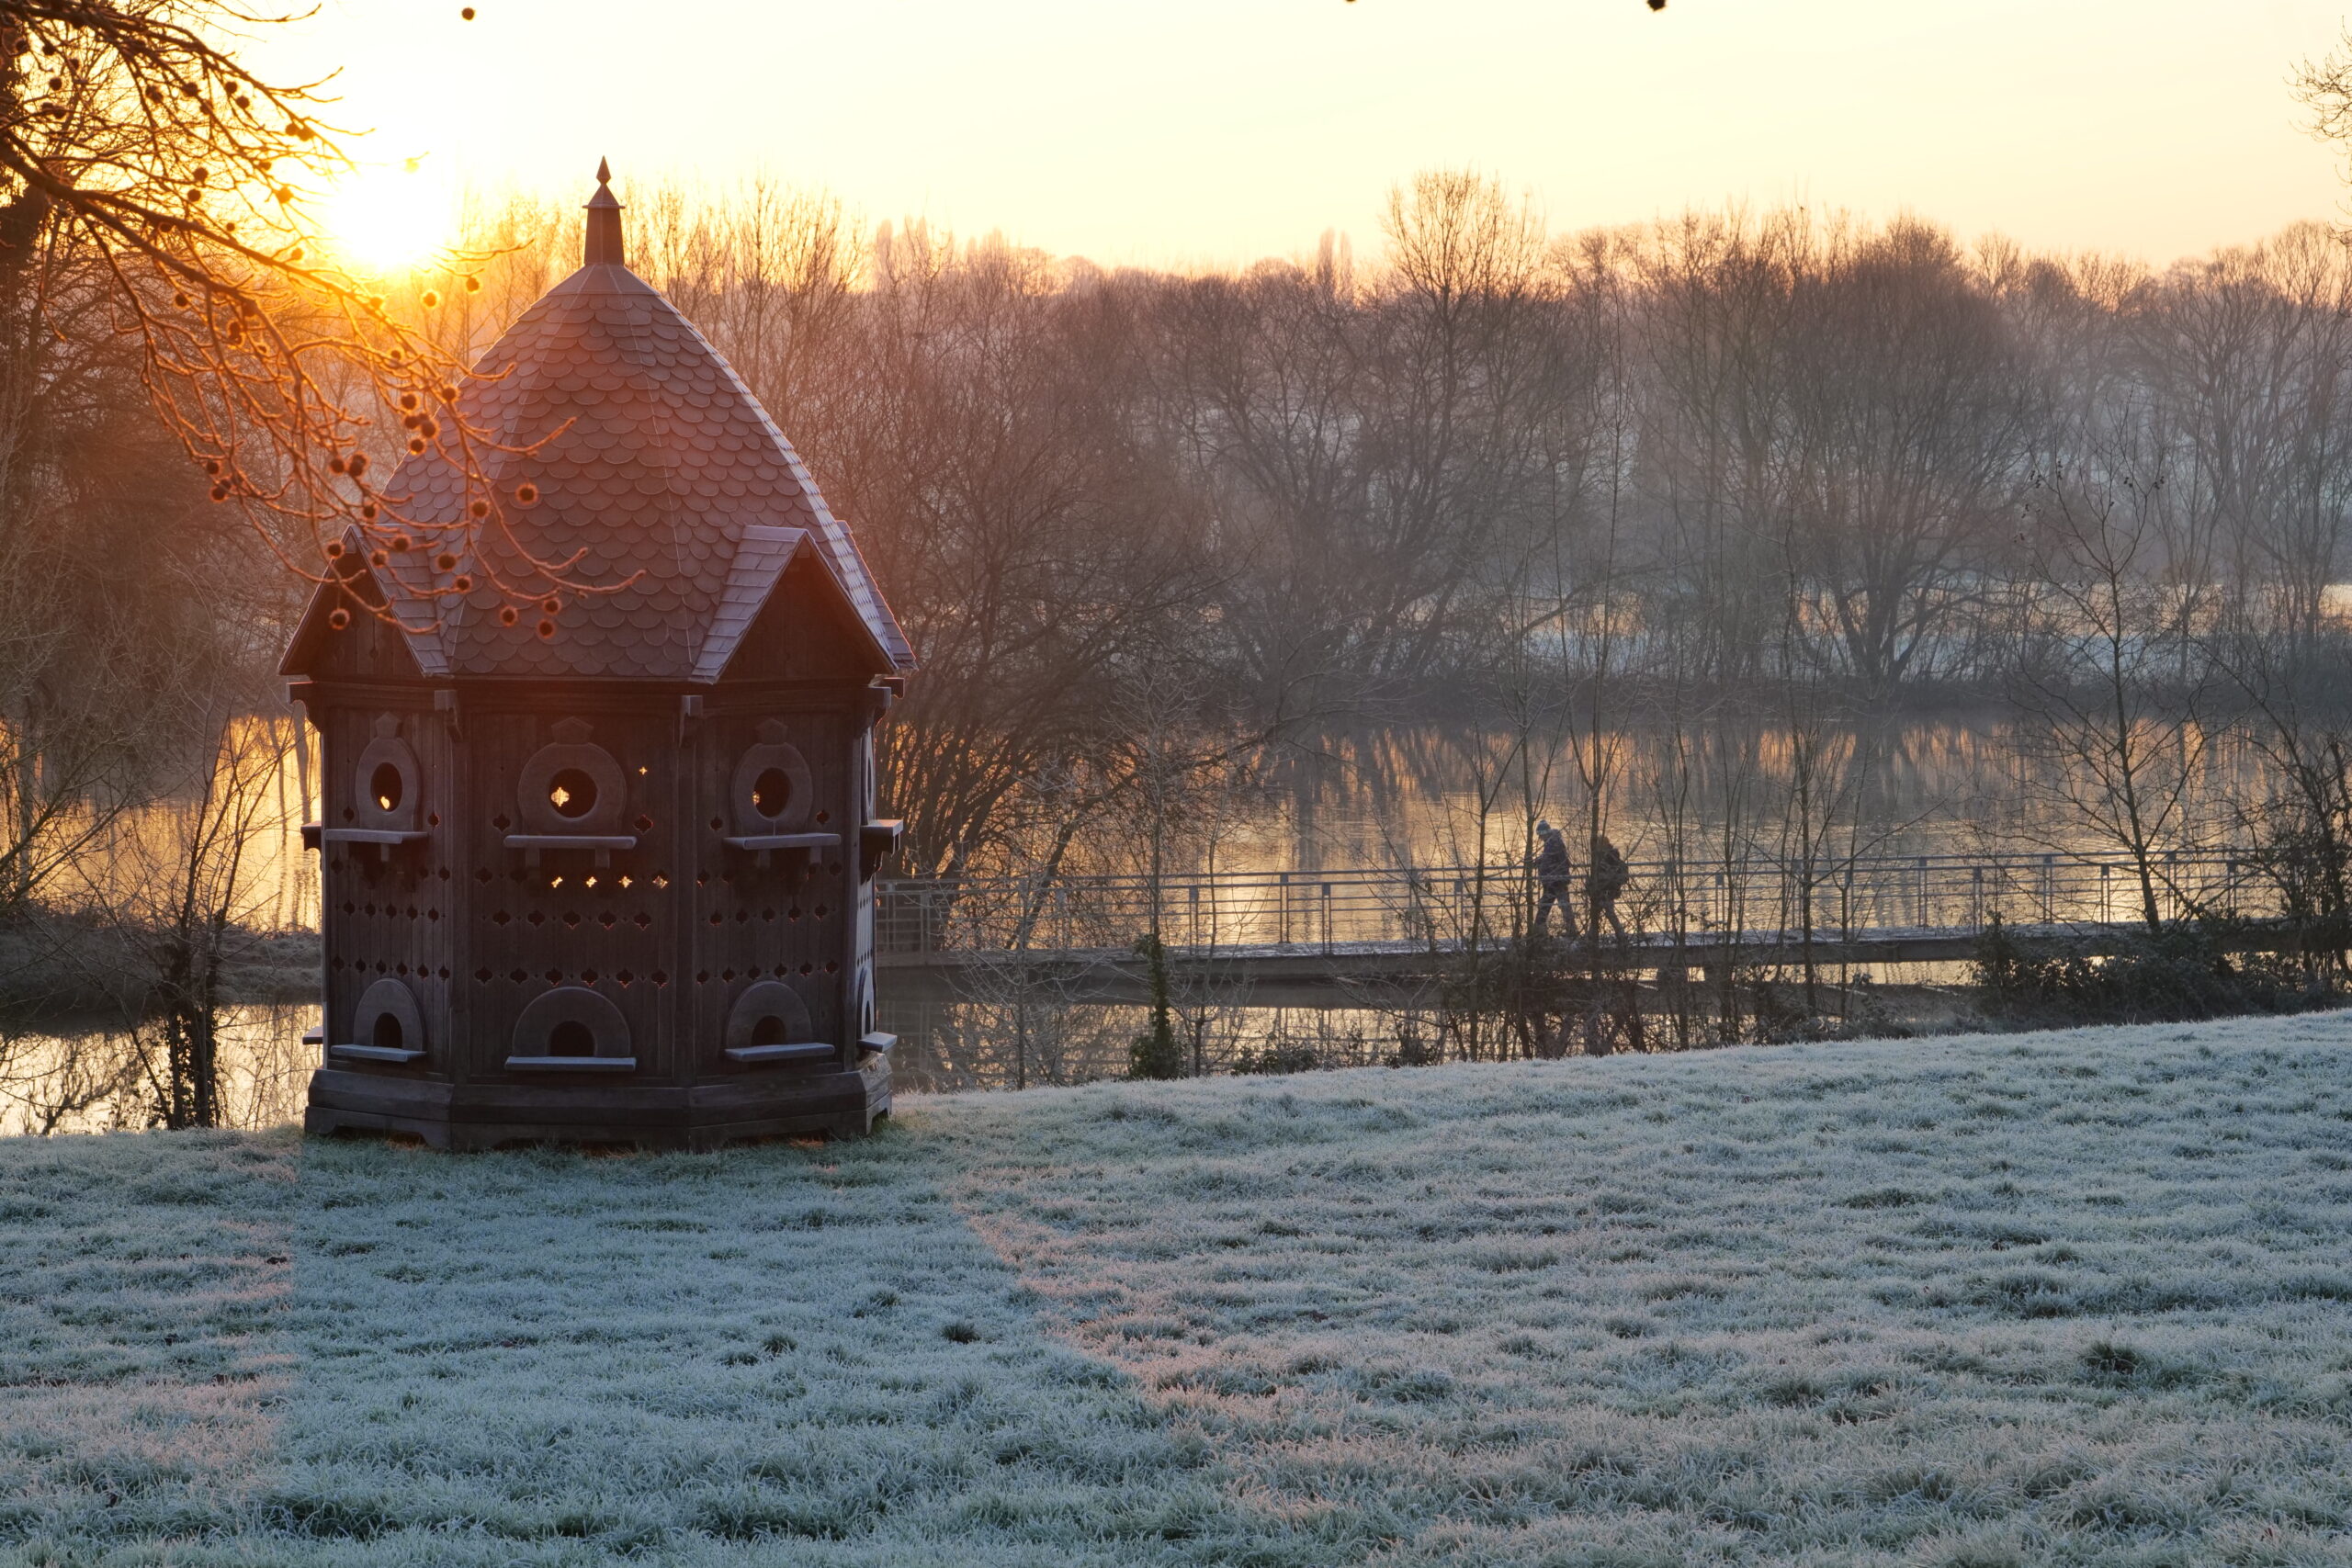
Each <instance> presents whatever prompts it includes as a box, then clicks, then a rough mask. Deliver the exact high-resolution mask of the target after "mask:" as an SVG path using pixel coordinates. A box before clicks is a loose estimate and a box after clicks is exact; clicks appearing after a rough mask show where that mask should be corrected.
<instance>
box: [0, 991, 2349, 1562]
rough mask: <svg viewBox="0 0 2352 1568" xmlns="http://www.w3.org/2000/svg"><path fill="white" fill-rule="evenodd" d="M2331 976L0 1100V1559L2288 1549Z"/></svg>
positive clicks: (2312, 1454)
mask: <svg viewBox="0 0 2352 1568" xmlns="http://www.w3.org/2000/svg"><path fill="white" fill-rule="evenodd" d="M2347 1129H2352V1019H2347V1018H2346V1016H2344V1015H2341V1014H2334V1015H2312V1016H2307V1017H2301V1018H2293V1019H2283V1020H2262V1021H2234V1022H2228V1023H2216V1024H2203V1025H2173V1026H2163V1027H2151V1028H2142V1029H2129V1030H2098V1031H2081V1032H2070V1033H2052V1034H2036V1035H2030V1036H1992V1037H1985V1036H1977V1037H1968V1038H1962V1039H1951V1040H1937V1041H1906V1042H1901V1043H1859V1044H1851V1043H1840V1044H1823V1045H1806V1046H1797V1047H1788V1048H1775V1049H1742V1050H1728V1051H1721V1052H1710V1053H1704V1054H1698V1055H1682V1056H1673V1057H1645V1058H1621V1057H1611V1058H1601V1059H1569V1060H1566V1061H1560V1062H1545V1063H1521V1064H1508V1065H1497V1066H1455V1067H1441V1068H1430V1069H1419V1070H1400V1071H1380V1070H1367V1071H1354V1072H1344V1073H1326V1074H1316V1075H1311V1076H1307V1077H1295V1078H1285V1079H1230V1078H1228V1079H1216V1080H1207V1081H1200V1082H1188V1083H1182V1084H1174V1085H1165V1086H1132V1085H1117V1084H1103V1085H1096V1086H1092V1087H1090V1088H1085V1089H1052V1090H1041V1091H1035V1092H1032V1093H1028V1094H1023V1095H1019V1096H989V1095H971V1096H957V1097H944V1098H937V1099H924V1098H910V1099H909V1100H905V1101H903V1102H902V1107H901V1114H900V1116H899V1121H898V1122H897V1123H896V1124H895V1125H892V1126H890V1127H888V1131H886V1132H885V1133H884V1134H882V1135H880V1136H878V1137H876V1138H875V1139H872V1140H870V1141H867V1142H865V1143H861V1144H854V1145H834V1146H825V1147H810V1148H802V1147H791V1146H783V1147H763V1148H754V1149H745V1150H737V1151H732V1152H729V1153H727V1154H723V1155H718V1156H658V1157H653V1156H647V1157H625V1158H611V1157H593V1156H579V1155H571V1154H556V1153H546V1152H522V1153H515V1154H507V1155H497V1156H477V1157H471V1158H464V1159H451V1158H448V1157H447V1156H437V1155H433V1154H430V1153H427V1152H424V1151H421V1150H414V1149H404V1148H397V1147H386V1146H382V1145H372V1144H321V1143H311V1144H307V1145H306V1144H304V1143H303V1142H301V1141H300V1140H299V1139H298V1138H296V1137H294V1136H293V1135H291V1134H289V1133H287V1132H282V1131H281V1132H272V1133H264V1134H124V1135H115V1136H109V1137H103V1138H78V1139H59V1140H17V1141H14V1142H11V1143H7V1144H6V1145H0V1344H5V1345H6V1346H7V1347H9V1349H8V1350H7V1352H6V1359H5V1361H4V1362H0V1366H5V1368H6V1373H5V1377H0V1499H5V1501H0V1562H55V1561H70V1562H95V1561H104V1560H107V1559H108V1558H111V1557H116V1556H119V1557H121V1558H123V1559H124V1560H130V1559H132V1558H138V1559H140V1560H142V1561H143V1560H149V1559H151V1558H153V1557H154V1556H157V1555H167V1556H170V1557H172V1558H173V1560H175V1561H187V1562H209V1561H230V1560H235V1561H250V1560H255V1559H267V1560H270V1561H298V1562H337V1563H344V1562H350V1563H359V1562H367V1563H375V1562H387V1563H389V1562H423V1561H431V1562H447V1563H463V1562H559V1561H560V1562H595V1561H615V1562H617V1561H620V1560H622V1559H624V1558H628V1557H638V1556H643V1555H645V1554H648V1553H653V1554H657V1555H659V1556H660V1558H661V1559H662V1561H665V1562H752V1561H759V1562H825V1563H834V1562H839V1563H852V1562H855V1563H867V1562H874V1563H879V1562H891V1563H907V1562H940V1563H947V1562H957V1563H966V1562H1038V1563H1044V1562H1094V1563H1113V1562H1116V1563H1128V1562H1201V1563H1212V1562H1215V1563H1224V1562H1257V1563H1269V1564H1273V1563H1298V1564H1310V1563H1312V1564H1322V1563H1332V1564H1337V1563H1354V1562H1363V1561H1365V1560H1367V1559H1374V1560H1378V1561H1384V1562H1461V1561H1476V1562H1531V1563H1532V1562H1571V1561H1573V1562H1622V1563H1633V1562H1644V1563H1646V1562H1657V1563H1667V1562H1690V1561H1694V1560H1699V1559H1706V1560H1717V1561H1729V1562H1871V1563H1877V1562H1885V1563H1894V1562H1906V1563H1908V1562H1935V1563H1955V1564H1956V1563H1961V1562H1969V1563H1978V1564H1987V1563H2004V1562H2014V1563H2020V1564H2021V1563H2026V1562H2035V1563H2041V1562H2113V1563H2124V1562H2131V1563H2141V1562H2158V1561H2163V1562H2192V1561H2193V1562H2299V1563H2300V1562H2343V1561H2346V1560H2347V1553H2352V1358H2347V1356H2346V1351H2345V1348H2344V1347H2345V1345H2346V1343H2347V1342H2348V1341H2352V1270H2347V1269H2346V1265H2345V1262H2344V1259H2345V1258H2346V1256H2347V1254H2352V1130H2347Z"/></svg>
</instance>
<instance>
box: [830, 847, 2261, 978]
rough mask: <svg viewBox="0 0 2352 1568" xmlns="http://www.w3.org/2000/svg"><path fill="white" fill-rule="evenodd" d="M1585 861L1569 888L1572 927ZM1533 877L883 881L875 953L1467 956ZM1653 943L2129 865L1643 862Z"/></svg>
mask: <svg viewBox="0 0 2352 1568" xmlns="http://www.w3.org/2000/svg"><path fill="white" fill-rule="evenodd" d="M1581 869H1582V868H1581V867H1579V880H1578V883H1577V888H1578V893H1579V898H1578V909H1579V918H1581V909H1582V905H1581V897H1580V896H1581V887H1582V882H1581ZM2153 869H2154V876H2153V882H2154V896H2155V899H2156V904H2157V914H2158V916H2159V918H2160V919H2177V918H2180V917H2182V916H2185V915H2188V914H2190V913H2193V912H2199V911H2205V912H2212V911H2228V912H2232V913H2235V914H2241V915H2248V916H2260V915H2267V914H2271V913H2275V912H2277V909H2276V897H2275V895H2274V893H2273V892H2272V891H2271V889H2270V887H2269V885H2268V884H2267V881H2266V879H2265V878H2263V877H2262V876H2261V875H2260V874H2258V872H2259V867H2258V865H2257V863H2256V862H2255V861H2254V859H2253V858H2252V857H2251V856H2250V855H2247V854H2245V853H2239V852H2228V851H2199V852H2177V853H2170V854H2166V855H2165V856H2163V857H2161V858H2160V859H2159V860H2158V861H2157V862H2156V863H2155V864H2154V868H2153ZM1534 896H1535V888H1534V884H1533V882H1532V878H1531V874H1530V873H1528V872H1527V871H1525V870H1523V869H1521V868H1518V867H1515V866H1495V865H1489V866H1459V865H1456V866H1394V867H1379V868H1369V869H1365V868H1359V869H1353V870H1332V871H1291V872H1248V873H1218V874H1215V875H1177V876H1166V877H1162V878H1160V879H1159V881H1158V882H1157V883H1156V884H1155V883H1154V881H1153V880H1152V879H1151V878H1148V877H1139V876H1069V877H1060V878H1056V879H1053V880H1050V881H1047V880H1044V879H1040V878H1035V877H992V878H967V879H963V880H956V879H951V878H896V879H884V880H883V881H882V882H880V883H879V884H878V885H877V887H876V907H875V936H876V946H877V947H878V948H879V949H880V950H881V951H882V952H884V953H937V952H947V951H954V950H959V949H998V950H1004V949H1023V950H1026V951H1031V952H1053V951H1063V952H1069V951H1082V950H1087V949H1103V948H1124V947H1125V946H1127V945H1128V944H1130V943H1131V942H1134V941H1135V939H1136V937H1137V936H1139V935H1140V934H1142V933H1143V932H1144V931H1148V930H1150V929H1151V926H1152V924H1153V915H1154V912H1155V906H1156V908H1157V913H1158V917H1159V929H1160V931H1161V933H1162V935H1163V937H1164V939H1165V940H1166V941H1167V942H1168V943H1169V945H1170V947H1180V948H1186V949H1192V950H1195V951H1206V952H1215V951H1217V950H1229V949H1240V948H1258V949H1262V948H1284V949H1291V950H1295V951H1302V952H1304V951H1314V950H1318V949H1319V950H1323V951H1336V950H1338V949H1340V948H1342V947H1347V946H1352V945H1359V944H1367V943H1398V942H1407V943H1413V944H1417V945H1429V946H1447V947H1452V946H1459V945H1462V944H1464V943H1465V942H1472V941H1479V942H1498V941H1500V940H1503V939H1505V938H1507V937H1509V936H1510V935H1512V934H1514V933H1516V932H1518V931H1521V930H1522V929H1524V927H1525V924H1526V921H1527V919H1528V916H1529V913H1530V911H1531V910H1532V908H1533V903H1534ZM1617 908H1618V913H1619V915H1620V917H1621V918H1622V919H1624V920H1625V922H1626V924H1627V926H1628V927H1629V928H1632V929H1639V930H1641V931H1646V932H1649V933H1651V934H1653V935H1664V936H1671V935H1674V934H1677V933H1684V934H1688V935H1690V936H1691V937H1694V938H1697V937H1720V936H1726V935H1738V934H1747V935H1758V936H1763V935H1772V936H1777V937H1782V938H1785V937H1787V936H1790V935H1792V934H1796V933H1801V932H1804V931H1813V932H1815V934H1817V935H1821V936H1824V937H1829V936H1838V935H1850V934H1855V933H1860V932H1863V931H1942V932H1951V931H1981V930H1983V929H1984V928H1985V926H1986V925H1988V924H1989V923H1990V922H1991V921H1992V919H1993V918H1994V917H1995V916H1996V915H1997V916H1999V917H2000V918H2001V919H2003V920H2004V921H2006V922H2007V923H2009V924H2012V925H2065V926H2088V925H2106V924H2115V923H2128V922H2131V921H2136V920H2138V919H2141V918H2142V915H2143V890H2142V885H2141V881H2140V876H2139V872H2138V869H2137V867H2136V866H2135V864H2134V863H2132V862H2131V861H2129V860H2126V859H2123V858H2121V857H2117V856H2100V855H2075V854H2059V853H2048V854H2041V853H2035V854H2004V855H1959V854H1945V855H1888V856H1866V857H1853V858H1849V859H1844V860H1835V861H1821V862H1817V863H1812V864H1809V865H1808V864H1801V863H1790V862H1786V861H1779V860H1774V859H1771V858H1769V857H1763V856H1758V857H1756V858H1753V859H1748V860H1742V861H1736V862H1705V863H1700V862H1682V861H1673V860H1653V861H1637V862H1634V863H1633V864H1632V879H1631V881H1630V882H1629V883H1628V885H1627V886H1626V890H1625V893H1624V895H1623V897H1622V898H1621V899H1620V900H1619V902H1618V906H1617Z"/></svg>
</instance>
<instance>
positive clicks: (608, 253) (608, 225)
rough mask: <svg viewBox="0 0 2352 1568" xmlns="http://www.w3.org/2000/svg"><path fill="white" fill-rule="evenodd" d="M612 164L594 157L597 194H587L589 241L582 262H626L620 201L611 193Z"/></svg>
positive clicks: (601, 263) (607, 264)
mask: <svg viewBox="0 0 2352 1568" xmlns="http://www.w3.org/2000/svg"><path fill="white" fill-rule="evenodd" d="M612 179H613V171H612V166H611V165H610V164H607V163H605V160H604V159H602V158H599V159H597V160H596V194H595V195H594V196H592V197H589V198H588V243H587V246H586V248H585V251H584V254H582V256H581V264H582V265H584V266H627V265H628V261H627V260H626V259H625V258H624V256H623V254H622V252H621V204H620V201H619V199H618V198H617V197H615V196H614V195H613V186H612Z"/></svg>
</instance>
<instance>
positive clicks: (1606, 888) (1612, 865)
mask: <svg viewBox="0 0 2352 1568" xmlns="http://www.w3.org/2000/svg"><path fill="white" fill-rule="evenodd" d="M1633 879H1634V868H1633V867H1631V866H1629V865H1627V864H1626V863H1625V857H1624V856H1623V855H1622V854H1620V853H1618V852H1617V846H1616V845H1615V844H1612V843H1611V842H1610V841H1609V835H1608V834H1606V833H1595V834H1594V835H1593V836H1592V864H1591V866H1590V868H1589V869H1588V870H1587V871H1586V872H1585V874H1584V894H1585V897H1587V898H1589V899H1590V900H1591V901H1592V934H1593V935H1594V936H1596V937H1598V936H1599V935H1600V922H1601V921H1602V920H1604V919H1605V920H1607V921H1608V922H1609V929H1610V930H1611V931H1615V932H1616V933H1617V940H1618V941H1619V942H1623V941H1624V940H1625V922H1624V921H1623V920H1621V919H1618V918H1617V900H1618V899H1619V898H1620V897H1623V895H1624V892H1625V884H1627V883H1628V882H1631V881H1632V880H1633Z"/></svg>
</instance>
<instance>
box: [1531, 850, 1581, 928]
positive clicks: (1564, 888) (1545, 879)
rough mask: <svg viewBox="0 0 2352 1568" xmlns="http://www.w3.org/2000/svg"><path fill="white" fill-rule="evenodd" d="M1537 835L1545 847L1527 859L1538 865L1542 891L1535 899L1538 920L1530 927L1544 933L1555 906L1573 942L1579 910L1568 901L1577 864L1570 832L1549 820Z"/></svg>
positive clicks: (1536, 876)
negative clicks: (1571, 859) (1573, 860)
mask: <svg viewBox="0 0 2352 1568" xmlns="http://www.w3.org/2000/svg"><path fill="white" fill-rule="evenodd" d="M1535 837H1536V838H1537V839H1538V840H1540V841H1541V842H1542V843H1543V846H1544V847H1543V848H1542V849H1540V850H1537V851H1536V852H1535V853H1533V854H1532V855H1531V856H1529V857H1528V862H1527V863H1528V864H1530V865H1532V866H1533V867H1534V868H1535V886H1536V890H1537V892H1538V894H1539V895H1540V897H1538V898H1537V899H1536V901H1535V924H1534V925H1533V927H1532V928H1531V929H1532V931H1533V933H1534V934H1535V935H1537V936H1542V935H1544V927H1545V926H1546V925H1547V924H1548V923H1549V922H1550V920H1551V916H1552V911H1553V910H1554V909H1555V908H1556V909H1558V910H1559V911H1560V919H1561V921H1562V922H1563V923H1564V924H1566V927H1567V928H1568V932H1567V934H1568V940H1569V941H1570V942H1574V941H1575V940H1576V936H1577V912H1576V909H1575V908H1574V907H1573V906H1571V905H1570V904H1569V902H1568V889H1569V888H1571V887H1573V886H1576V868H1575V867H1574V866H1572V865H1571V864H1569V863H1568V840H1567V835H1566V834H1565V833H1563V832H1561V831H1560V830H1559V829H1557V828H1555V827H1553V826H1552V824H1550V823H1549V822H1538V823H1537V824H1535Z"/></svg>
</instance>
